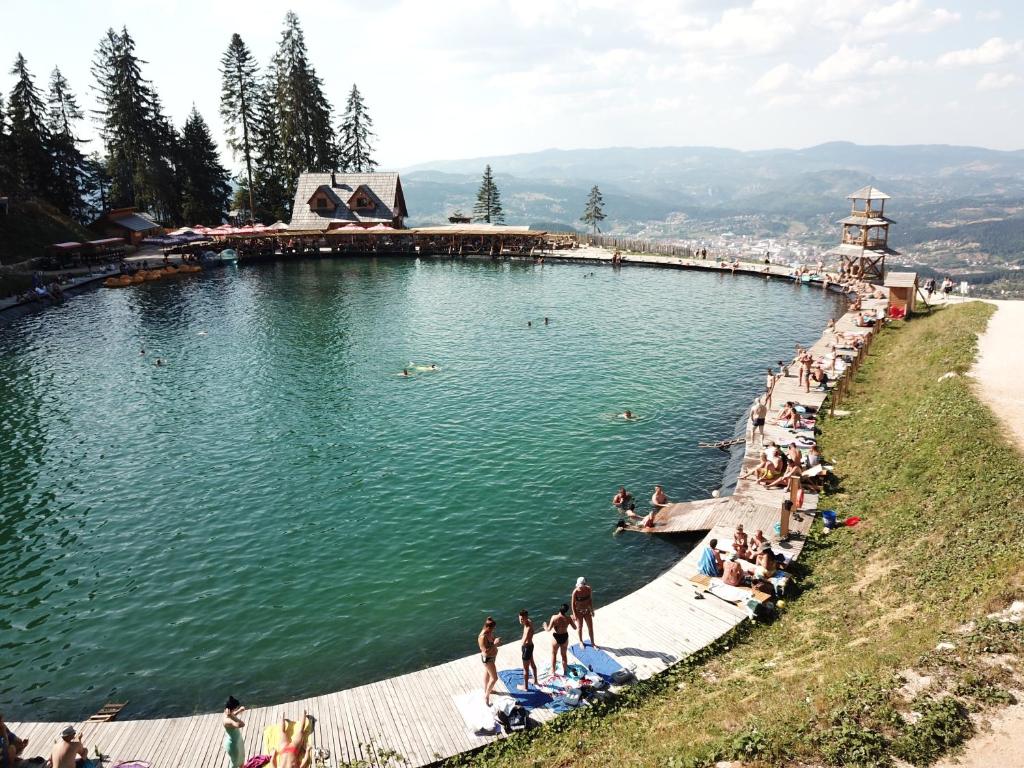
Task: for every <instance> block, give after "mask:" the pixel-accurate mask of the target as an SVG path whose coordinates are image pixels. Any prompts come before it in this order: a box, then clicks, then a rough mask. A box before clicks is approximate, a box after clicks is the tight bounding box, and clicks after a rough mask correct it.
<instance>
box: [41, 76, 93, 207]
mask: <svg viewBox="0 0 1024 768" xmlns="http://www.w3.org/2000/svg"><path fill="white" fill-rule="evenodd" d="M82 117H83V115H82V110H81V109H80V108H79V106H78V101H77V100H76V99H75V94H74V93H72V92H71V86H70V85H69V84H68V81H67V79H66V78H65V77H64V75H63V74H62V73H61V71H60V70H59V69H54V70H53V73H52V74H51V75H50V92H49V95H48V97H47V113H46V128H47V130H48V131H49V134H50V157H51V160H52V163H53V177H52V180H51V189H50V201H51V202H52V203H53V204H54V205H55V206H57V208H59V209H60V210H61V211H63V212H64V213H67V214H68V215H69V216H72V217H73V218H75V219H78V220H79V221H81V222H84V221H85V220H86V219H87V217H88V215H89V212H88V210H87V206H86V204H85V201H84V199H83V189H82V188H83V182H84V174H85V169H84V166H85V156H84V155H83V154H82V152H81V150H79V148H78V145H79V144H81V143H82V141H81V140H80V139H79V138H78V137H77V136H76V135H75V124H76V123H77V122H78V121H80V120H81V119H82Z"/></svg>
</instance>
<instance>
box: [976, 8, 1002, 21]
mask: <svg viewBox="0 0 1024 768" xmlns="http://www.w3.org/2000/svg"><path fill="white" fill-rule="evenodd" d="M975 17H976V18H977V19H978V21H999V20H1000V19H1001V18H1003V12H1002V11H1001V10H999V9H998V8H992V9H991V10H987V11H978V12H977V13H976V14H975Z"/></svg>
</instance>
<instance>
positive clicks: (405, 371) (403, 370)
mask: <svg viewBox="0 0 1024 768" xmlns="http://www.w3.org/2000/svg"><path fill="white" fill-rule="evenodd" d="M408 375H409V369H408V368H403V369H402V372H401V373H400V374H399V376H408Z"/></svg>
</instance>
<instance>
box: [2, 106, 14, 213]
mask: <svg viewBox="0 0 1024 768" xmlns="http://www.w3.org/2000/svg"><path fill="white" fill-rule="evenodd" d="M9 139H10V137H9V136H8V135H7V112H6V111H5V110H4V96H3V94H2V93H0V194H4V195H6V194H8V193H10V192H11V191H12V189H13V187H14V169H13V168H11V150H10V141H9Z"/></svg>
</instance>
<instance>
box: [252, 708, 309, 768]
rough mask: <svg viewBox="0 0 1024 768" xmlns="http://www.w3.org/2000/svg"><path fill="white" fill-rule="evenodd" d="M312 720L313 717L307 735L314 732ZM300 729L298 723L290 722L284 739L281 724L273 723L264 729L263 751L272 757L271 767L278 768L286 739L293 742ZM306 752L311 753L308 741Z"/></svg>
mask: <svg viewBox="0 0 1024 768" xmlns="http://www.w3.org/2000/svg"><path fill="white" fill-rule="evenodd" d="M312 719H313V718H312V717H311V718H310V723H309V725H308V726H307V727H306V733H307V734H310V733H312V732H313V723H312ZM298 728H299V723H297V722H296V721H294V720H288V721H287V724H286V730H285V731H284V735H283V737H282V734H281V724H280V723H273V724H272V725H268V726H267V727H266V728H264V729H263V749H264V750H265V751H266V752H267V754H269V755H270V765H271V766H272V768H277V753H278V751H279V750H280V749H281V747H282V746H284V742H285V739H287V741H291V740H292V739H293V738H294V737H295V734H296V733H297V730H298ZM306 751H307V752H308V751H309V743H308V741H307V743H306Z"/></svg>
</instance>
